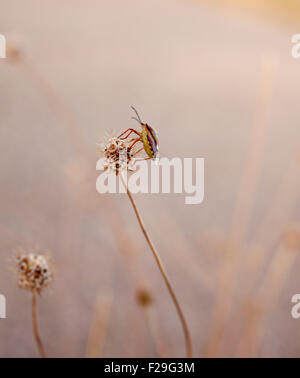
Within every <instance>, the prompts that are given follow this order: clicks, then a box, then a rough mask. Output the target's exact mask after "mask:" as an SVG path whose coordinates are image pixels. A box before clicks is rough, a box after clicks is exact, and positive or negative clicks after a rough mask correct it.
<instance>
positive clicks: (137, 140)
mask: <svg viewBox="0 0 300 378" xmlns="http://www.w3.org/2000/svg"><path fill="white" fill-rule="evenodd" d="M141 141H142V139H141V138H137V139H136V140H135V141H134V142H133V143H132V145H131V146H130V147H128V149H129V150H131V148H132V147H133V146H134V145H135V144H136V143H137V142H141Z"/></svg>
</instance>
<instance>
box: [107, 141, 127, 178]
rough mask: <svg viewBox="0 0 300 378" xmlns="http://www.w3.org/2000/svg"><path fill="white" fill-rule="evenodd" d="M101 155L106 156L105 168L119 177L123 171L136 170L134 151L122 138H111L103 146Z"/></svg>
mask: <svg viewBox="0 0 300 378" xmlns="http://www.w3.org/2000/svg"><path fill="white" fill-rule="evenodd" d="M101 153H102V155H103V156H104V162H103V165H104V168H105V169H108V170H110V171H112V172H114V173H116V174H117V175H118V173H119V172H120V171H122V170H134V159H133V154H132V151H131V150H130V149H129V148H128V145H127V144H126V142H125V141H124V140H122V139H120V138H117V137H113V138H109V139H108V141H107V142H106V143H105V144H104V145H102V146H101Z"/></svg>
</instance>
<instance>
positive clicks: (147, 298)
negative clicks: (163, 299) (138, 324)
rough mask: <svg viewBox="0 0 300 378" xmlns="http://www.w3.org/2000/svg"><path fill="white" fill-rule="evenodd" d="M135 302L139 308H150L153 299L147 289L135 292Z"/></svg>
mask: <svg viewBox="0 0 300 378" xmlns="http://www.w3.org/2000/svg"><path fill="white" fill-rule="evenodd" d="M137 302H138V304H139V305H140V306H142V307H146V306H150V305H151V304H152V302H153V298H152V296H151V294H150V292H149V291H148V290H147V289H139V290H138V291H137Z"/></svg>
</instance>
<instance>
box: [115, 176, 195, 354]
mask: <svg viewBox="0 0 300 378" xmlns="http://www.w3.org/2000/svg"><path fill="white" fill-rule="evenodd" d="M120 176H121V180H122V183H123V185H124V187H125V188H126V192H127V195H128V197H129V200H130V202H131V205H132V207H133V210H134V212H135V215H136V217H137V220H138V222H139V225H140V228H141V230H142V232H143V234H144V236H145V239H146V241H147V243H148V245H149V247H150V249H151V252H152V254H153V256H154V259H155V261H156V264H157V266H158V268H159V270H160V272H161V274H162V276H163V279H164V281H165V283H166V285H167V288H168V290H169V293H170V295H171V298H172V300H173V303H174V305H175V307H176V310H177V313H178V316H179V319H180V321H181V325H182V328H183V332H184V337H185V344H186V356H187V357H189V358H190V357H192V354H193V352H192V342H191V336H190V332H189V329H188V326H187V322H186V320H185V317H184V315H183V312H182V310H181V307H180V304H179V302H178V299H177V297H176V295H175V292H174V290H173V288H172V286H171V283H170V280H169V277H168V275H167V272H166V270H165V268H164V266H163V263H162V261H161V259H160V257H159V254H158V252H157V251H156V250H155V247H154V245H153V243H152V241H151V239H150V237H149V235H148V232H147V230H146V228H145V225H144V223H143V220H142V218H141V216H140V214H139V211H138V209H137V206H136V204H135V202H134V199H133V197H132V194H131V192H130V190H129V189H128V186H127V185H126V183H125V180H124V178H123V176H122V174H121V175H120Z"/></svg>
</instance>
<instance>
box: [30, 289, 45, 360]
mask: <svg viewBox="0 0 300 378" xmlns="http://www.w3.org/2000/svg"><path fill="white" fill-rule="evenodd" d="M36 302H37V299H36V290H32V324H33V334H34V338H35V341H36V343H37V346H38V348H39V352H40V355H41V357H43V358H47V355H46V352H45V349H44V347H43V343H42V340H41V338H40V335H39V329H38V323H37V306H36Z"/></svg>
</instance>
